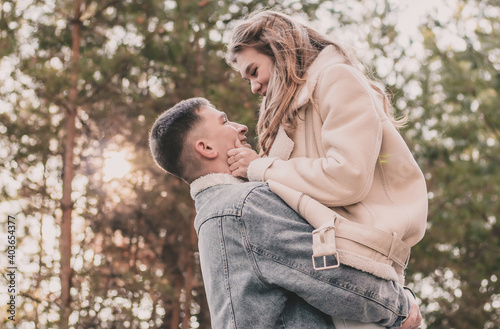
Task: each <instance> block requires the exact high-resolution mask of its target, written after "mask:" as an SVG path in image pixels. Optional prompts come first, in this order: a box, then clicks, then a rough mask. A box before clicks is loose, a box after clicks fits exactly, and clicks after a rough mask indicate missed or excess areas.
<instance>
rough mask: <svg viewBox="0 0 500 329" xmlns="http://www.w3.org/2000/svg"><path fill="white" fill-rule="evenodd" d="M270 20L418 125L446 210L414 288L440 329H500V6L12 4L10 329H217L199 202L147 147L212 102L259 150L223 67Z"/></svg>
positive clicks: (4, 76) (430, 175)
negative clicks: (197, 222) (266, 14)
mask: <svg viewBox="0 0 500 329" xmlns="http://www.w3.org/2000/svg"><path fill="white" fill-rule="evenodd" d="M264 6H265V7H267V8H273V9H275V10H279V11H283V12H285V13H288V14H290V15H293V16H295V17H299V18H301V19H303V20H304V21H310V22H311V23H310V24H311V25H312V26H314V27H316V28H318V29H320V30H322V31H324V32H325V33H328V34H330V35H331V36H332V37H334V38H336V39H338V40H340V41H342V42H344V43H346V44H348V45H350V46H352V47H353V48H354V49H355V51H357V52H358V54H359V55H360V57H361V58H362V59H363V60H364V61H365V62H366V63H367V64H368V67H369V68H370V69H371V70H372V72H373V73H374V74H375V76H377V77H378V78H380V80H381V81H382V82H383V83H384V84H385V85H386V87H387V88H388V89H389V90H390V91H391V92H392V93H393V95H394V100H393V101H394V106H395V108H396V111H397V113H398V114H400V115H404V114H406V115H408V118H409V123H408V125H407V126H406V127H405V128H403V129H402V130H401V133H402V134H403V136H404V138H405V139H406V141H407V143H408V144H409V146H410V148H411V150H412V151H413V154H414V156H415V158H416V159H417V161H418V163H419V165H420V166H421V168H422V170H423V172H424V173H425V177H426V180H427V186H428V197H429V219H428V230H427V234H426V236H425V237H424V239H423V241H422V242H421V243H419V244H418V245H417V247H416V248H415V249H414V251H413V253H412V258H411V262H410V264H409V268H408V271H407V283H408V285H409V286H410V287H411V288H413V289H414V291H415V292H416V294H417V296H418V298H419V302H420V305H421V312H422V314H423V316H424V318H425V325H424V326H423V328H432V329H441V328H442V329H449V328H464V329H466V328H467V329H468V328H470V329H479V328H500V289H499V288H500V282H499V277H498V276H499V274H500V223H499V221H498V220H499V215H500V211H499V203H500V200H499V195H500V140H499V136H500V111H499V108H500V96H499V89H500V33H499V32H500V2H499V1H498V0H474V1H462V0H440V1H437V0H436V1H428V0H426V1H396V0H372V1H358V0H338V1H321V0H315V1H305V0H304V1H295V0H287V1H251V0H235V1H215V0H197V1H192V0H189V1H188V0H177V1H173V0H166V1H165V0H162V1H158V0H139V1H132V0H123V1H119V0H102V1H92V0H66V1H63V0H18V1H0V132H1V135H0V188H1V190H0V194H1V199H0V225H1V229H0V234H1V235H0V250H1V257H0V273H1V274H2V278H0V281H2V284H0V289H1V291H0V324H1V326H2V327H4V328H61V329H65V328H84V329H87V328H182V329H187V328H202V329H205V328H210V321H209V313H208V308H207V304H206V300H205V293H204V288H203V282H202V278H201V275H200V269H199V260H198V254H197V242H196V234H195V232H194V230H193V226H192V223H193V218H194V215H195V213H194V210H193V202H192V200H191V199H190V197H189V192H188V186H187V185H186V184H183V183H182V182H180V181H179V180H178V179H176V178H173V177H171V176H167V175H165V174H164V173H163V172H162V171H161V170H159V169H158V168H157V167H156V166H155V164H154V163H153V160H152V159H151V156H150V154H149V150H148V138H147V136H148V131H149V128H150V127H151V125H152V123H153V121H154V120H155V118H156V117H157V116H158V115H159V114H160V113H161V112H162V111H164V110H166V109H167V108H169V107H170V106H172V105H173V104H175V103H176V102H178V101H180V100H182V99H184V98H188V97H192V96H203V97H206V98H208V99H210V100H211V101H212V102H213V104H215V105H216V106H217V107H218V108H219V109H220V110H223V111H225V112H227V113H228V115H229V117H230V119H231V120H232V121H236V122H241V123H244V124H246V125H248V126H249V127H250V129H249V130H250V133H249V135H250V139H249V140H251V141H253V144H254V145H255V129H254V127H255V122H256V110H257V108H258V103H259V101H260V99H259V97H257V96H255V95H252V94H251V93H250V90H249V87H248V85H247V84H246V83H245V82H244V81H243V80H241V77H240V76H239V74H238V73H237V72H235V71H232V70H231V69H230V68H229V66H228V65H227V64H226V63H225V62H224V60H223V51H224V43H225V42H226V41H227V38H228V35H229V34H230V32H231V26H232V24H234V21H235V20H236V19H239V18H241V17H242V16H244V15H245V14H247V13H249V12H251V11H253V10H255V9H259V8H263V7H264ZM9 216H12V217H10V218H11V221H13V222H15V225H14V227H12V226H9V225H8V220H9ZM12 236H15V238H16V243H15V247H16V248H15V255H13V254H12V253H10V254H9V241H12V240H10V238H11V237H12ZM11 249H12V248H11ZM9 256H11V257H10V258H9ZM10 261H13V263H9V262H10ZM12 264H14V265H15V266H16V269H15V273H16V280H15V288H16V291H15V294H16V305H15V311H16V314H15V319H16V323H13V322H12V321H11V320H10V319H9V318H8V317H9V316H10V315H11V313H9V310H11V308H9V305H8V304H7V301H8V300H9V298H10V295H9V293H8V289H7V287H8V284H9V282H10V281H9V276H7V274H8V272H9V269H8V267H9V266H11V265H12ZM4 283H5V284H4Z"/></svg>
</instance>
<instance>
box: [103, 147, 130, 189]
mask: <svg viewBox="0 0 500 329" xmlns="http://www.w3.org/2000/svg"><path fill="white" fill-rule="evenodd" d="M126 157H127V153H126V152H125V151H121V152H107V153H106V155H105V156H104V167H103V174H104V177H103V180H104V181H105V182H109V181H110V180H112V179H114V178H122V177H123V176H125V175H126V174H128V173H129V172H130V169H131V166H130V163H128V161H127V160H126Z"/></svg>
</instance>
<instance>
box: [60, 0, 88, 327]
mask: <svg viewBox="0 0 500 329" xmlns="http://www.w3.org/2000/svg"><path fill="white" fill-rule="evenodd" d="M81 5H82V0H76V1H75V3H74V16H73V30H72V32H71V37H72V58H71V81H70V89H69V102H68V103H69V105H68V108H67V109H66V138H65V148H64V158H63V159H64V160H63V191H62V192H63V194H62V199H61V210H62V220H61V237H60V243H59V248H60V253H61V309H60V314H61V318H60V328H62V329H67V328H68V325H69V324H68V320H69V316H70V313H71V307H70V289H71V215H72V212H73V200H72V199H71V193H72V190H73V189H72V182H73V177H74V166H73V157H74V148H75V136H76V125H75V123H76V111H77V97H78V89H77V87H78V86H77V83H78V73H79V70H78V61H79V58H80V33H81V31H80V29H81V22H80V16H81Z"/></svg>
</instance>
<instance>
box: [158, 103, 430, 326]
mask: <svg viewBox="0 0 500 329" xmlns="http://www.w3.org/2000/svg"><path fill="white" fill-rule="evenodd" d="M246 132H247V128H246V127H245V126H243V125H239V124H236V123H233V122H230V121H228V119H227V117H226V115H225V114H224V113H223V112H220V111H218V110H217V109H215V108H214V107H213V106H212V105H211V104H210V103H209V102H208V101H207V100H206V99H203V98H192V99H188V100H185V101H182V102H180V103H178V104H176V105H175V106H174V107H173V108H172V109H170V110H168V111H166V112H164V113H163V114H162V115H161V116H160V117H159V118H158V119H157V120H156V122H155V124H154V125H153V128H152V130H151V134H150V146H151V152H152V154H153V157H154V159H155V161H156V162H157V164H158V165H159V166H160V167H161V168H163V169H164V170H166V171H167V172H169V173H171V174H173V175H176V176H178V177H180V178H182V179H183V180H185V181H186V182H187V183H189V184H190V188H191V196H192V197H193V199H194V200H195V205H196V212H197V216H196V219H195V227H196V230H197V233H198V237H199V251H200V260H201V268H202V274H203V280H204V282H205V289H206V292H207V299H208V304H209V308H210V314H211V319H212V326H213V328H217V329H218V328H275V327H277V326H278V325H279V324H280V323H283V321H285V322H286V321H287V320H288V317H289V318H292V317H295V319H294V321H297V323H300V321H301V320H300V317H301V316H302V315H300V314H298V313H297V312H290V309H301V308H300V307H296V306H297V305H301V303H303V301H305V302H307V303H308V304H310V305H312V306H313V307H314V308H315V309H313V310H312V311H311V312H310V313H308V315H307V317H309V318H315V319H319V320H318V323H319V322H320V321H321V318H324V316H323V313H325V314H328V315H329V316H332V317H334V321H335V325H336V327H337V328H339V327H340V328H369V327H370V328H375V327H376V328H380V326H382V327H389V328H393V327H398V326H399V325H401V322H402V321H403V320H404V319H405V318H406V317H407V316H408V315H409V314H410V307H411V310H412V312H411V319H409V320H408V321H405V323H404V325H403V327H402V328H417V327H418V325H419V324H420V322H421V317H420V314H419V311H418V307H417V306H416V304H415V303H414V300H413V299H412V298H411V297H410V296H409V293H407V292H405V290H404V289H403V287H402V286H401V285H399V284H397V283H395V282H393V281H388V280H384V279H380V278H377V277H375V276H373V275H371V274H368V273H364V272H361V271H359V270H356V269H353V268H350V267H348V266H344V265H340V266H338V267H337V268H334V269H329V270H324V271H317V270H315V269H314V266H313V262H312V260H311V240H312V238H311V232H312V231H313V227H312V226H311V225H309V223H308V222H306V221H305V220H304V219H303V218H301V217H300V216H299V215H298V214H297V213H296V212H295V211H293V210H292V209H291V208H290V207H289V206H288V205H287V204H286V203H285V202H284V201H283V200H282V199H280V198H279V197H278V196H277V195H276V194H274V193H273V192H271V190H270V189H269V186H268V185H267V184H265V183H253V182H252V183H250V182H243V181H242V180H240V179H237V178H235V177H233V176H232V175H231V171H230V170H229V166H228V158H227V151H228V150H229V149H232V148H234V146H235V145H247V144H246V137H245V134H246ZM247 147H250V146H247ZM296 296H298V298H296ZM294 299H296V301H294ZM302 305H303V304H302ZM294 307H295V308H294ZM305 317H306V316H305V315H304V318H305ZM297 318H298V320H297ZM283 319H284V320H283ZM342 319H348V320H342ZM280 321H281V322H280ZM307 321H309V320H306V321H303V322H302V324H301V326H302V328H313V326H310V325H309V322H307ZM350 321H360V322H365V323H374V324H375V323H376V324H377V325H378V326H371V325H368V326H363V325H361V324H359V325H360V326H358V324H354V322H350ZM328 325H331V324H328ZM326 327H327V326H326V325H325V324H323V327H322V328H326ZM297 328H301V327H300V326H297ZM318 328H321V325H318Z"/></svg>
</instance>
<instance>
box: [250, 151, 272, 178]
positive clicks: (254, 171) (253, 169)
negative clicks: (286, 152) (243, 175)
mask: <svg viewBox="0 0 500 329" xmlns="http://www.w3.org/2000/svg"><path fill="white" fill-rule="evenodd" d="M277 159H278V158H277V157H265V158H260V159H256V160H253V161H252V162H250V165H249V166H248V169H247V176H248V180H249V181H251V182H264V179H265V178H264V174H265V173H266V170H267V168H269V167H270V166H271V165H272V164H273V162H274V161H275V160H277Z"/></svg>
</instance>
